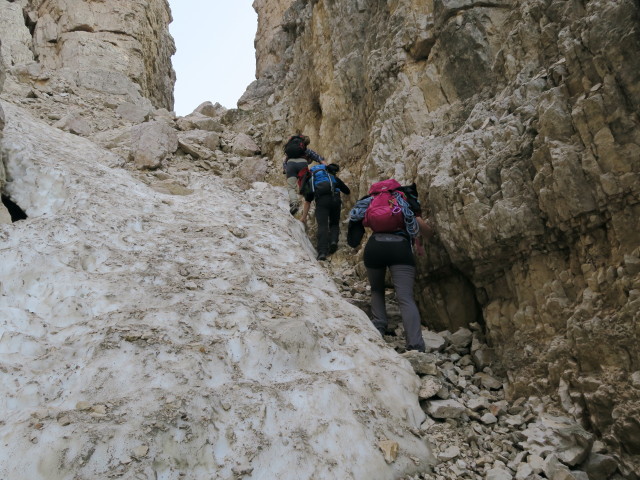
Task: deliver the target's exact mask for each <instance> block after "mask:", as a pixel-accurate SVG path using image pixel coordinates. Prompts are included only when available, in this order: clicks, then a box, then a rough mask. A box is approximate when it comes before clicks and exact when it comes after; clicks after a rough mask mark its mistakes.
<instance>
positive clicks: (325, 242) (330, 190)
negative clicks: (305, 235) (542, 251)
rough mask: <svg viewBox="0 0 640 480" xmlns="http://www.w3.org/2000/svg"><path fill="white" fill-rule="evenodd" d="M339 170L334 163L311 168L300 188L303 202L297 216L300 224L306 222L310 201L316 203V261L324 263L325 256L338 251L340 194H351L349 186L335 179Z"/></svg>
mask: <svg viewBox="0 0 640 480" xmlns="http://www.w3.org/2000/svg"><path fill="white" fill-rule="evenodd" d="M339 170H340V166H339V165H337V164H335V163H331V164H329V165H316V166H313V167H311V168H310V169H309V173H308V174H307V176H306V177H305V179H304V180H303V183H302V187H301V189H300V192H301V193H302V195H303V196H304V200H305V202H304V207H303V208H302V217H300V220H301V221H302V222H303V223H306V222H307V214H308V213H309V208H310V207H311V202H313V201H315V202H316V222H317V224H318V233H317V237H316V250H317V251H318V260H326V259H327V256H328V255H330V254H332V253H335V252H336V250H338V239H339V238H340V210H341V209H342V198H341V197H340V194H345V195H349V194H350V193H351V190H350V189H349V187H347V186H346V185H345V183H344V182H343V181H342V180H340V179H339V178H338V177H337V174H338V171H339Z"/></svg>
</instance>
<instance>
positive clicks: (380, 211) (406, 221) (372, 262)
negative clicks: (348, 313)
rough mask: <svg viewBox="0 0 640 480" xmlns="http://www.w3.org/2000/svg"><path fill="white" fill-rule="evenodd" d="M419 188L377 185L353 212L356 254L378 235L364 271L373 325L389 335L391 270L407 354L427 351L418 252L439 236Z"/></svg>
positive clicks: (351, 238) (391, 183)
mask: <svg viewBox="0 0 640 480" xmlns="http://www.w3.org/2000/svg"><path fill="white" fill-rule="evenodd" d="M421 213H422V212H421V210H420V202H419V201H418V195H417V191H416V188H415V184H413V185H411V186H407V187H403V186H402V185H400V183H398V182H397V181H396V180H394V179H389V180H384V181H381V182H377V183H374V184H373V185H371V187H370V188H369V194H368V195H367V196H366V197H364V198H362V199H360V200H358V201H357V202H356V204H355V206H354V207H353V208H352V209H351V211H350V212H349V230H348V233H347V243H348V244H349V246H350V247H353V248H356V247H357V246H358V245H360V242H361V241H362V238H363V236H364V234H365V227H368V228H370V229H371V230H372V232H373V233H372V235H371V236H370V237H369V240H368V241H367V244H366V246H365V248H364V265H365V267H366V269H367V277H368V279H369V284H370V286H371V315H372V317H373V318H372V323H373V325H374V326H375V327H376V328H377V329H378V331H379V332H380V334H381V335H383V336H384V335H385V334H386V329H387V324H388V320H387V312H386V308H385V294H384V293H385V274H386V269H387V268H389V270H390V272H391V278H392V281H393V286H394V289H395V292H396V298H397V300H398V305H399V307H400V314H401V315H402V324H403V325H404V331H405V345H406V349H407V350H418V351H421V352H424V351H425V343H424V339H423V338H422V326H421V321H420V312H419V311H418V306H417V305H416V302H415V300H414V298H413V285H414V281H415V275H416V267H415V265H416V264H415V259H414V256H413V254H414V247H415V249H416V250H417V251H418V253H419V252H420V251H421V248H422V246H421V244H420V235H422V236H424V237H425V238H430V237H431V236H432V235H433V230H432V229H431V227H430V226H429V224H428V223H427V222H426V221H425V220H423V219H422V217H421Z"/></svg>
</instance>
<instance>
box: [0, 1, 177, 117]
mask: <svg viewBox="0 0 640 480" xmlns="http://www.w3.org/2000/svg"><path fill="white" fill-rule="evenodd" d="M170 21H171V13H170V10H169V4H168V3H167V1H166V0H153V1H142V0H134V1H131V2H126V4H123V3H120V2H97V1H91V0H55V1H43V0H22V1H21V2H8V1H7V0H2V1H0V25H2V26H3V27H4V28H3V29H2V30H1V31H0V38H1V39H2V41H3V44H4V45H5V46H4V47H3V51H2V55H3V58H4V60H5V63H6V64H7V66H8V67H9V68H10V73H11V75H10V76H11V78H12V80H13V82H12V88H11V92H12V93H14V94H16V95H18V96H34V95H36V96H37V95H38V94H52V93H59V92H66V93H69V92H73V93H76V94H77V95H78V96H81V97H84V98H85V99H88V98H90V97H92V96H96V95H98V96H100V95H102V96H104V97H106V98H109V101H110V102H111V103H114V102H118V101H128V102H132V103H136V104H144V103H145V101H147V102H149V101H150V102H151V103H152V104H153V106H155V107H156V108H161V107H164V108H166V109H168V110H171V109H172V108H173V85H174V83H175V73H174V71H173V68H172V67H171V55H173V53H174V52H175V45H174V42H173V39H172V37H171V36H170V35H169V32H168V24H169V23H170ZM34 90H35V93H34Z"/></svg>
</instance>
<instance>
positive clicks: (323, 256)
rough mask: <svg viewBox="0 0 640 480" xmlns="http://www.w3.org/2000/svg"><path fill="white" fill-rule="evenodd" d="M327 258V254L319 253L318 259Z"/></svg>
mask: <svg viewBox="0 0 640 480" xmlns="http://www.w3.org/2000/svg"><path fill="white" fill-rule="evenodd" d="M326 259H327V255H326V254H324V253H319V254H318V260H320V261H322V260H326Z"/></svg>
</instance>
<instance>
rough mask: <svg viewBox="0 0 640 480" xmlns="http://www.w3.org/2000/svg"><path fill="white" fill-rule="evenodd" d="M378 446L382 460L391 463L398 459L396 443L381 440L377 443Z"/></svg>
mask: <svg viewBox="0 0 640 480" xmlns="http://www.w3.org/2000/svg"><path fill="white" fill-rule="evenodd" d="M378 446H379V447H380V450H382V453H384V460H385V462H387V463H392V462H394V461H395V459H396V458H398V448H399V445H398V442H394V441H392V440H381V441H380V442H378Z"/></svg>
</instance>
